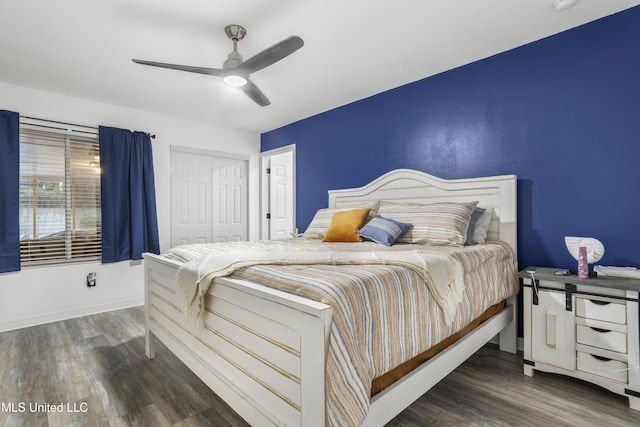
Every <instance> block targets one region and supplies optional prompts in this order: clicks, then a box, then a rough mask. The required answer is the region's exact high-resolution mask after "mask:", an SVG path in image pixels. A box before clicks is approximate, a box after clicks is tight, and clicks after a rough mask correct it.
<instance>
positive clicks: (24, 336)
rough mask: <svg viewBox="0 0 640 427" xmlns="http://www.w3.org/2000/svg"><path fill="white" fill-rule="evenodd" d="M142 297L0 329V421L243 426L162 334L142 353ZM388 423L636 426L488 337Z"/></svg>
mask: <svg viewBox="0 0 640 427" xmlns="http://www.w3.org/2000/svg"><path fill="white" fill-rule="evenodd" d="M143 323H144V321H143V309H142V308H141V307H137V308H131V309H125V310H119V311H114V312H109V313H103V314H97V315H93V316H87V317H82V318H77V319H71V320H66V321H62V322H56V323H50V324H47V325H41V326H35V327H31V328H25V329H20V330H16V331H10V332H5V333H2V334H0V357H1V360H0V405H1V406H0V426H12V427H13V426H56V427H57V426H92V427H93V426H154V427H155V426H181V427H182V426H184V427H188V426H244V425H246V423H245V422H244V421H243V420H242V419H241V418H240V417H239V416H238V415H236V414H235V413H234V412H233V411H232V410H231V409H230V408H229V407H228V406H227V405H226V404H225V403H224V402H223V401H222V400H220V399H219V398H218V397H217V396H216V395H215V394H213V392H211V391H210V390H209V389H208V387H207V386H206V385H204V384H203V383H202V382H201V381H200V380H198V378H197V377H196V376H195V375H194V374H192V373H191V371H189V369H187V368H186V367H185V366H184V365H183V364H182V363H181V362H180V361H179V360H178V359H177V358H176V357H175V356H173V354H171V352H169V351H168V350H167V349H166V348H165V347H164V346H163V345H162V344H160V343H158V345H157V357H156V359H154V360H148V359H147V358H146V356H145V355H144V338H143ZM388 425H389V426H395V427H399V426H421V427H422V426H597V427H605V426H606V427H608V426H638V425H640V412H636V411H633V410H631V409H629V408H628V407H627V400H626V399H625V398H623V397H621V396H617V395H615V394H613V393H610V392H608V391H606V390H603V389H601V388H599V387H597V386H594V385H591V384H588V383H585V382H582V381H579V380H574V379H572V378H567V377H563V376H560V375H552V374H544V373H538V372H536V374H535V376H534V377H533V378H529V377H526V376H524V375H523V373H522V356H521V355H512V354H507V353H502V352H500V351H499V350H497V348H496V347H495V346H492V345H487V346H485V347H484V348H483V349H481V350H480V351H479V352H478V353H477V354H475V355H474V356H473V357H472V358H471V359H469V360H468V361H467V362H465V363H464V365H463V366H461V367H460V368H458V369H457V370H456V371H455V372H453V373H452V374H451V375H449V376H448V377H447V378H445V379H444V380H443V381H442V382H440V383H439V384H438V385H437V386H436V387H434V388H433V389H432V390H430V391H429V392H428V393H426V394H425V395H424V396H422V397H421V398H420V399H419V400H417V401H416V402H415V403H414V404H413V405H411V406H410V407H409V408H408V409H406V410H405V411H404V412H402V413H401V414H400V415H398V416H397V417H396V418H395V419H394V420H393V421H391V422H390V423H389V424H388Z"/></svg>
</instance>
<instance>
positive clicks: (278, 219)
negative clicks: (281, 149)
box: [269, 151, 294, 239]
mask: <svg viewBox="0 0 640 427" xmlns="http://www.w3.org/2000/svg"><path fill="white" fill-rule="evenodd" d="M269 160H270V164H269V168H270V171H271V172H270V173H269V215H270V220H269V238H270V239H284V238H287V237H291V236H292V235H293V229H294V224H293V221H294V220H293V153H292V152H290V151H289V152H286V153H282V154H276V155H274V156H271V158H270V159H269Z"/></svg>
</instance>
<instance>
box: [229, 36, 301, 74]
mask: <svg viewBox="0 0 640 427" xmlns="http://www.w3.org/2000/svg"><path fill="white" fill-rule="evenodd" d="M302 46H304V41H303V40H302V39H301V38H300V37H298V36H291V37H288V38H286V39H284V40H282V41H281V42H279V43H276V44H274V45H273V46H271V47H268V48H266V49H265V50H263V51H262V52H260V53H257V54H255V55H254V56H252V57H251V58H249V59H247V60H246V61H244V62H243V63H242V64H240V65H239V66H238V67H237V70H239V71H241V72H244V73H247V74H251V73H255V72H256V71H259V70H262V69H263V68H265V67H268V66H269V65H271V64H273V63H276V62H278V61H280V60H281V59H283V58H285V57H287V56H289V55H291V54H292V53H293V52H295V51H296V50H298V49H300V48H301V47H302Z"/></svg>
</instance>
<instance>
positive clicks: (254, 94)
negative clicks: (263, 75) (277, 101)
mask: <svg viewBox="0 0 640 427" xmlns="http://www.w3.org/2000/svg"><path fill="white" fill-rule="evenodd" d="M238 89H240V90H242V91H243V92H244V93H246V94H247V96H248V97H249V98H251V99H253V100H254V101H255V102H256V104H258V105H260V106H261V107H266V106H267V105H269V104H271V101H269V98H267V97H266V95H265V94H264V93H262V91H261V90H260V89H258V86H256V85H255V84H253V82H252V81H251V80H247V84H245V85H244V86H240V87H239V88H238Z"/></svg>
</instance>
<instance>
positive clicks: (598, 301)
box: [589, 299, 611, 305]
mask: <svg viewBox="0 0 640 427" xmlns="http://www.w3.org/2000/svg"><path fill="white" fill-rule="evenodd" d="M589 301H591V302H592V303H594V304H596V305H608V304H611V303H610V302H609V301H600V300H597V299H590V300H589Z"/></svg>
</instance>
